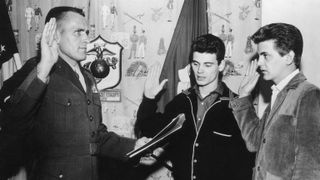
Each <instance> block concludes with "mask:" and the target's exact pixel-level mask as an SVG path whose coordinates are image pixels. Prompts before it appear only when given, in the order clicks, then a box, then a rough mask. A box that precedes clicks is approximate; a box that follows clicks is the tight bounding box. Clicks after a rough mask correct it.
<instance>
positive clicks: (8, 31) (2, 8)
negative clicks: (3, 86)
mask: <svg viewBox="0 0 320 180" xmlns="http://www.w3.org/2000/svg"><path fill="white" fill-rule="evenodd" d="M0 20H1V24H0V32H1V34H2V35H1V36H0V68H1V65H2V64H3V63H4V62H6V61H8V60H9V59H10V58H12V57H13V54H15V53H17V52H18V48H17V45H16V41H15V38H14V35H13V31H12V27H11V22H10V18H9V14H8V10H7V6H6V4H5V1H0Z"/></svg>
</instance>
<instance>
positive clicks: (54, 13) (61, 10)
mask: <svg viewBox="0 0 320 180" xmlns="http://www.w3.org/2000/svg"><path fill="white" fill-rule="evenodd" d="M67 12H74V13H77V14H80V15H81V16H83V17H84V16H85V15H84V12H83V10H82V9H79V8H76V7H69V6H58V7H54V8H52V9H50V11H49V12H48V14H47V16H46V20H45V23H47V22H49V21H50V19H51V18H56V21H59V20H61V19H62V18H64V16H65V15H66V13H67Z"/></svg>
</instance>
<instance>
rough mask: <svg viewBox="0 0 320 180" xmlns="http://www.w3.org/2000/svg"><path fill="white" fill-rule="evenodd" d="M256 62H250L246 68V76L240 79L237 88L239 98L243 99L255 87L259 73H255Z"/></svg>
mask: <svg viewBox="0 0 320 180" xmlns="http://www.w3.org/2000/svg"><path fill="white" fill-rule="evenodd" d="M257 68H258V62H257V60H253V61H251V63H250V65H249V67H247V71H246V74H245V76H244V78H243V79H242V81H241V83H240V87H239V97H240V98H241V97H245V96H248V95H250V94H251V91H252V90H253V89H254V87H255V86H256V84H257V82H258V79H259V76H260V75H259V73H258V72H257Z"/></svg>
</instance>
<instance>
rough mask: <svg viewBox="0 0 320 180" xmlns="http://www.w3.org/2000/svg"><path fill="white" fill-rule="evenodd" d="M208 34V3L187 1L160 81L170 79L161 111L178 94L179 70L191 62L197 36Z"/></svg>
mask: <svg viewBox="0 0 320 180" xmlns="http://www.w3.org/2000/svg"><path fill="white" fill-rule="evenodd" d="M206 33H208V18H207V1H206V0H185V1H184V4H183V6H182V9H181V14H180V16H179V19H178V22H177V25H176V28H175V30H174V33H173V36H172V40H171V43H170V46H169V49H168V53H167V56H166V58H165V61H164V64H163V68H162V72H161V76H160V81H162V80H163V79H169V81H168V82H167V84H166V90H165V92H164V94H163V95H162V97H161V99H160V101H159V104H158V105H159V109H158V110H159V111H163V109H164V106H165V105H166V104H167V103H168V102H169V101H170V100H172V98H173V97H174V96H175V95H176V92H177V84H178V82H179V78H178V73H177V71H178V70H179V69H183V68H184V67H185V66H186V65H187V64H188V62H189V50H190V46H191V43H192V40H194V39H195V38H196V37H197V36H199V35H202V34H206Z"/></svg>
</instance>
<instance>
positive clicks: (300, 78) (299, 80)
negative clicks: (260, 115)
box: [265, 73, 307, 127]
mask: <svg viewBox="0 0 320 180" xmlns="http://www.w3.org/2000/svg"><path fill="white" fill-rule="evenodd" d="M306 79H307V78H306V77H305V76H304V75H303V74H302V73H298V74H297V75H295V76H294V77H293V78H292V79H291V80H290V81H289V83H288V84H287V85H286V86H285V87H284V89H283V90H281V91H280V92H279V94H278V95H277V98H276V100H275V102H274V105H273V106H272V108H271V109H270V113H269V115H268V116H267V120H266V121H267V122H266V125H265V127H269V124H270V119H272V117H273V116H274V114H275V113H276V112H277V110H278V109H279V108H280V106H281V105H282V103H283V101H284V99H285V98H286V97H287V94H288V91H289V90H290V89H296V88H297V87H298V85H299V84H301V83H302V82H303V81H305V80H306ZM269 106H270V104H269ZM269 106H268V108H270V107H269Z"/></svg>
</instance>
